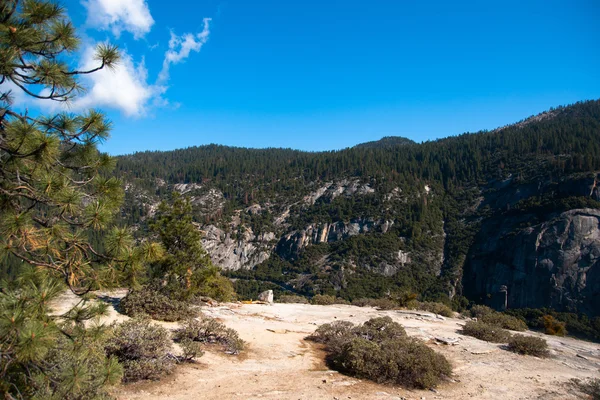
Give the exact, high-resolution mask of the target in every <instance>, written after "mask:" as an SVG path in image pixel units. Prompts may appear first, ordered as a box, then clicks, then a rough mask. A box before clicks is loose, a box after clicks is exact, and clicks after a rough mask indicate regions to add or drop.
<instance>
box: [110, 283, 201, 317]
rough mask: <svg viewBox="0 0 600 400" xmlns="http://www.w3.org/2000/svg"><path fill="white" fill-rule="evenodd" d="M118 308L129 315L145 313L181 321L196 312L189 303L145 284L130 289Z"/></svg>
mask: <svg viewBox="0 0 600 400" xmlns="http://www.w3.org/2000/svg"><path fill="white" fill-rule="evenodd" d="M119 307H120V309H121V310H122V311H123V312H124V313H125V314H127V315H129V316H130V317H138V316H144V315H147V316H149V317H150V318H152V319H157V320H160V321H170V322H173V321H181V320H184V319H186V318H190V317H194V316H196V315H197V314H198V312H197V311H196V310H194V309H193V308H192V307H191V306H190V304H189V303H187V302H184V301H180V300H175V299H170V298H168V297H167V296H165V295H164V294H162V293H161V292H160V291H159V290H158V288H156V287H153V286H145V287H142V288H140V289H132V290H130V291H129V293H128V294H127V296H125V297H124V298H123V299H121V302H120V303H119Z"/></svg>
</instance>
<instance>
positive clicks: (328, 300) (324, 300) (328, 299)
mask: <svg viewBox="0 0 600 400" xmlns="http://www.w3.org/2000/svg"><path fill="white" fill-rule="evenodd" d="M310 302H311V304H316V305H320V306H330V305H332V304H349V303H348V301H347V300H344V299H341V298H339V297H335V296H330V295H328V294H317V295H315V296H313V298H312V299H310Z"/></svg>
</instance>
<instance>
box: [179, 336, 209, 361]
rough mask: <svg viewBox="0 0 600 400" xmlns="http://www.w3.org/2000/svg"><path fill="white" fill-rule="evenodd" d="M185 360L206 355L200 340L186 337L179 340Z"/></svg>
mask: <svg viewBox="0 0 600 400" xmlns="http://www.w3.org/2000/svg"><path fill="white" fill-rule="evenodd" d="M179 346H180V347H181V353H182V359H183V361H192V360H194V359H195V358H200V357H202V356H203V355H204V351H202V345H201V343H200V342H197V341H195V340H192V339H190V338H187V337H184V338H182V339H181V340H180V341H179Z"/></svg>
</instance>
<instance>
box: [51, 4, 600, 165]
mask: <svg viewBox="0 0 600 400" xmlns="http://www.w3.org/2000/svg"><path fill="white" fill-rule="evenodd" d="M63 4H64V5H65V6H66V7H67V9H68V11H69V15H70V16H71V18H72V19H73V21H74V23H75V24H76V25H77V26H78V27H79V28H80V30H81V33H82V36H83V38H84V50H85V48H86V46H92V45H93V44H95V43H97V42H99V41H104V40H110V41H111V42H114V43H116V44H118V45H119V46H120V48H121V49H122V50H123V51H124V54H125V62H124V63H123V64H122V66H121V67H120V71H118V73H117V76H116V77H115V76H113V77H110V76H108V75H106V73H104V72H103V74H105V75H101V76H98V77H96V78H94V79H92V80H90V81H89V82H87V83H88V85H89V86H90V87H91V90H90V92H89V93H88V95H86V96H85V98H84V99H82V100H81V101H80V102H79V103H77V102H76V103H75V105H74V108H75V109H77V108H78V107H88V106H90V107H92V106H94V107H99V108H101V109H103V110H105V111H106V112H107V114H108V115H109V117H110V118H111V120H112V121H113V122H114V130H113V134H112V137H111V139H110V140H109V141H108V142H107V143H106V144H104V145H103V146H102V149H103V150H105V151H108V152H109V153H111V154H124V153H131V152H134V151H141V150H169V149H174V148H181V147H187V146H193V145H202V144H208V143H220V144H225V145H232V146H246V147H291V148H297V149H302V150H328V149H339V148H344V147H348V146H352V145H355V144H357V143H361V142H365V141H370V140H377V139H379V138H381V137H383V136H389V135H398V136H406V137H409V138H411V139H413V140H415V141H424V140H430V139H435V138H439V137H444V136H449V135H455V134H459V133H462V132H466V131H477V130H480V129H493V128H495V127H498V126H501V125H505V124H507V123H511V122H515V121H517V120H520V119H522V118H525V117H527V116H530V115H532V114H536V113H538V112H541V111H543V110H546V109H548V108H549V107H552V106H557V105H564V104H569V103H573V102H576V101H578V100H584V99H595V98H600V73H598V65H600V24H598V20H599V18H600V3H599V2H598V1H596V0H581V1H577V0H572V1H552V0H545V1H523V0H521V1H468V2H459V1H452V2H449V1H418V2H417V1H400V0H370V1H356V0H354V1H353V0H346V1H335V0H327V1H326V0H303V1H293V0H289V1H288V0H286V1H277V0H271V1H267V0H253V1H248V0H222V1H221V0H199V1H186V0H171V1H168V2H167V1H164V0H146V1H144V0H85V1H83V2H82V1H79V0H66V1H64V2H63ZM186 35H187V36H186ZM83 54H84V55H83V58H84V60H85V57H86V56H85V53H83ZM90 54H91V53H90ZM87 58H88V59H89V58H90V57H89V54H88V56H87ZM165 60H167V61H165ZM88 61H89V60H88ZM167 71H168V72H167ZM107 77H108V78H107ZM111 85H112V86H111Z"/></svg>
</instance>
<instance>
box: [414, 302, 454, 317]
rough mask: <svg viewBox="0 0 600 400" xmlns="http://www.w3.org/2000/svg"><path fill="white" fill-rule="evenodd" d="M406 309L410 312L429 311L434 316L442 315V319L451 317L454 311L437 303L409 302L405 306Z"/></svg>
mask: <svg viewBox="0 0 600 400" xmlns="http://www.w3.org/2000/svg"><path fill="white" fill-rule="evenodd" d="M407 307H408V308H409V309H411V310H423V311H429V312H432V313H434V314H439V315H443V316H444V317H453V316H454V311H452V309H451V308H450V307H448V306H447V305H445V304H444V303H437V302H433V301H424V302H421V301H411V302H409V303H408V304H407Z"/></svg>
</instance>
